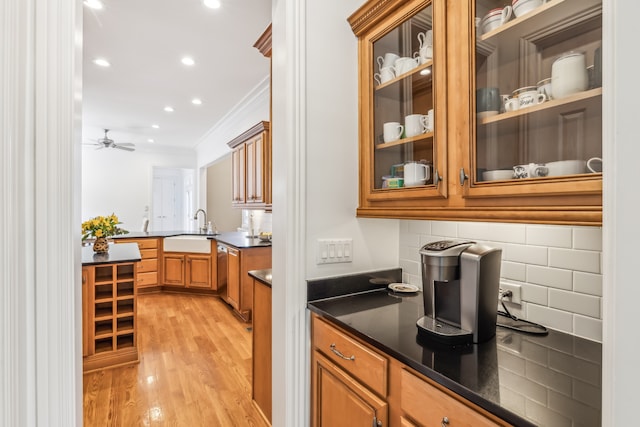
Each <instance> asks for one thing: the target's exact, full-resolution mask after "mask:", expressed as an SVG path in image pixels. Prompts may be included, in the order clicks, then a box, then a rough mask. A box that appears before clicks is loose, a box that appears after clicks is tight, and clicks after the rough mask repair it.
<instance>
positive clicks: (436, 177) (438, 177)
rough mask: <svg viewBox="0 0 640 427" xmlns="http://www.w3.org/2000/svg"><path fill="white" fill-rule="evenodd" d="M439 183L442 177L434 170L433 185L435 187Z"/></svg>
mask: <svg viewBox="0 0 640 427" xmlns="http://www.w3.org/2000/svg"><path fill="white" fill-rule="evenodd" d="M440 181H442V177H441V176H440V174H439V173H438V169H436V170H435V172H434V173H433V184H434V185H435V186H436V187H437V186H438V184H440Z"/></svg>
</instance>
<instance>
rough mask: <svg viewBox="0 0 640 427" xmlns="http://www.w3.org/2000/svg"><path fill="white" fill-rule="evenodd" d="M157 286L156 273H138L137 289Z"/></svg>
mask: <svg viewBox="0 0 640 427" xmlns="http://www.w3.org/2000/svg"><path fill="white" fill-rule="evenodd" d="M157 284H158V272H157V271H150V272H147V273H138V287H143V286H152V285H157Z"/></svg>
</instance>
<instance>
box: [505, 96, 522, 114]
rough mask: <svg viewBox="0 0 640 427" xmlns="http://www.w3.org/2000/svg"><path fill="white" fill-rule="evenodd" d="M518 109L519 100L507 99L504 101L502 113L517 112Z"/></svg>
mask: <svg viewBox="0 0 640 427" xmlns="http://www.w3.org/2000/svg"><path fill="white" fill-rule="evenodd" d="M519 108H520V100H519V99H518V98H507V99H506V100H505V101H504V111H517V110H518V109H519Z"/></svg>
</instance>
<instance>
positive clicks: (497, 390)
mask: <svg viewBox="0 0 640 427" xmlns="http://www.w3.org/2000/svg"><path fill="white" fill-rule="evenodd" d="M400 278H401V271H400V269H394V270H387V271H383V272H377V273H367V274H363V275H353V276H347V277H344V278H334V279H321V280H310V281H308V295H309V303H308V308H309V309H310V310H311V311H313V312H315V313H317V314H319V315H321V316H323V317H325V318H326V319H328V320H329V321H331V322H333V323H335V324H336V325H339V326H341V327H343V328H345V329H346V330H348V331H349V332H351V333H352V334H354V335H355V336H357V337H359V338H361V339H362V340H364V341H365V342H367V343H369V344H371V345H372V346H374V347H376V348H378V349H380V350H381V351H383V352H384V353H387V354H388V355H390V356H392V357H394V358H396V359H397V360H399V361H401V362H402V363H405V364H406V365H408V366H410V367H411V368H413V369H415V370H416V371H418V372H420V373H422V374H424V375H425V376H427V377H429V378H431V379H433V380H434V381H436V382H438V383H439V384H441V385H443V386H445V387H447V388H449V389H451V390H452V391H454V392H456V393H457V394H459V395H461V396H463V397H464V398H466V399H468V400H469V401H471V402H473V403H475V404H477V405H478V406H480V407H482V408H484V409H486V410H487V411H489V412H491V413H493V414H495V415H497V416H499V417H500V418H502V419H504V420H506V421H508V422H510V423H512V424H513V425H515V426H577V425H580V426H600V423H601V409H600V407H601V406H600V402H601V371H602V366H601V365H602V346H601V344H599V343H596V342H593V341H589V340H586V339H582V338H578V337H575V336H572V335H568V334H564V333H561V332H557V331H553V330H550V331H549V334H548V335H547V336H536V335H528V334H524V333H521V332H516V331H512V330H508V329H503V328H500V327H499V328H498V330H497V334H496V337H495V338H493V339H492V340H490V341H489V342H486V343H482V344H475V345H466V346H461V347H457V348H451V347H441V346H438V345H436V344H433V343H426V342H423V341H421V340H420V339H419V338H418V336H417V327H416V320H417V319H419V318H420V317H421V316H422V315H423V313H424V310H423V300H422V293H420V292H418V293H409V294H397V293H394V292H391V291H388V290H387V289H386V285H387V284H388V283H390V282H397V281H401V280H399V279H400ZM352 290H353V292H352ZM354 292H357V293H354ZM314 299H315V300H314Z"/></svg>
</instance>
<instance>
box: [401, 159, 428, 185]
mask: <svg viewBox="0 0 640 427" xmlns="http://www.w3.org/2000/svg"><path fill="white" fill-rule="evenodd" d="M430 172H431V171H430V168H429V165H425V164H424V163H418V162H408V163H405V164H404V185H405V186H411V185H421V184H424V183H426V182H427V181H428V180H429V177H430V176H431V174H430Z"/></svg>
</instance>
